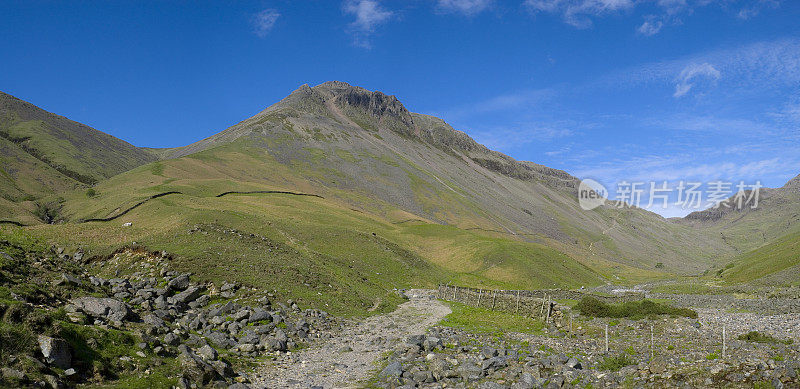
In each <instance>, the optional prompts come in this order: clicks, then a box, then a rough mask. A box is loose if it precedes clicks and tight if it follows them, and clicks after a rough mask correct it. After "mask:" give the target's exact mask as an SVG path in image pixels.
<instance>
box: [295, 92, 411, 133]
mask: <svg viewBox="0 0 800 389" xmlns="http://www.w3.org/2000/svg"><path fill="white" fill-rule="evenodd" d="M301 89H303V87H301ZM310 89H311V90H312V91H313V92H314V93H317V94H319V95H321V96H322V98H323V100H325V101H332V102H334V103H335V104H336V105H337V106H338V107H339V108H343V109H347V108H354V109H357V110H360V111H362V112H364V113H366V114H368V115H369V116H372V117H373V118H375V119H378V120H379V121H381V122H383V121H385V120H386V119H393V120H398V121H400V122H401V123H402V124H404V125H406V126H413V124H414V120H413V118H412V116H411V113H410V112H409V111H408V109H406V107H405V106H404V105H403V103H401V102H400V100H398V99H397V97H396V96H393V95H387V94H385V93H383V92H380V91H370V90H367V89H364V88H362V87H359V86H353V85H350V84H348V83H346V82H343V81H328V82H324V83H322V84H319V85H317V86H315V87H313V88H310ZM303 91H304V92H305V90H303Z"/></svg>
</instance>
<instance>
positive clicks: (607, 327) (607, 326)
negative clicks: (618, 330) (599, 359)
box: [606, 324, 608, 354]
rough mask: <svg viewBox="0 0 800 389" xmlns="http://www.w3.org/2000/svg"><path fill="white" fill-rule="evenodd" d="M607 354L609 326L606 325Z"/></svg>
mask: <svg viewBox="0 0 800 389" xmlns="http://www.w3.org/2000/svg"><path fill="white" fill-rule="evenodd" d="M606 354H608V324H606Z"/></svg>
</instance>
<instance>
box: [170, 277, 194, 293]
mask: <svg viewBox="0 0 800 389" xmlns="http://www.w3.org/2000/svg"><path fill="white" fill-rule="evenodd" d="M167 287H168V288H169V289H171V290H186V288H188V287H189V275H188V274H181V275H179V276H177V277H175V278H173V279H172V280H170V281H169V283H167Z"/></svg>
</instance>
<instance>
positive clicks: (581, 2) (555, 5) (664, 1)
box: [524, 0, 780, 36]
mask: <svg viewBox="0 0 800 389" xmlns="http://www.w3.org/2000/svg"><path fill="white" fill-rule="evenodd" d="M653 3H655V5H656V8H657V11H656V13H657V15H651V19H652V20H648V21H646V22H644V24H642V25H641V26H639V28H638V31H639V33H641V34H643V35H646V36H649V35H653V34H655V33H657V32H658V31H659V30H660V29H661V27H662V26H664V25H676V24H680V23H681V18H682V17H683V16H688V15H691V14H692V13H693V12H694V10H695V9H697V8H700V7H705V6H710V5H713V4H716V5H718V6H719V8H720V10H721V11H728V10H730V7H731V3H732V2H731V1H730V0H657V1H653V0H649V1H648V0H525V2H524V5H525V7H526V8H528V10H530V11H531V12H532V13H540V12H546V13H551V14H559V15H561V17H562V18H563V19H564V22H566V23H567V24H570V25H572V26H575V27H577V28H588V27H591V26H592V23H593V22H592V19H594V18H599V17H603V16H606V15H609V14H614V13H619V12H622V11H627V10H630V9H633V8H636V7H638V6H640V5H642V6H650V5H651V4H653ZM779 5H780V0H758V1H757V2H755V3H754V4H751V5H748V6H746V7H744V8H742V9H741V10H740V11H739V12H738V14H736V16H737V17H739V18H741V19H749V18H751V17H753V16H755V15H757V14H758V13H759V12H760V11H761V10H762V9H764V8H767V7H771V8H776V7H778V6H779Z"/></svg>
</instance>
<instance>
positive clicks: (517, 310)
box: [514, 291, 519, 313]
mask: <svg viewBox="0 0 800 389" xmlns="http://www.w3.org/2000/svg"><path fill="white" fill-rule="evenodd" d="M514 313H519V291H517V309H516V310H514Z"/></svg>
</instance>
